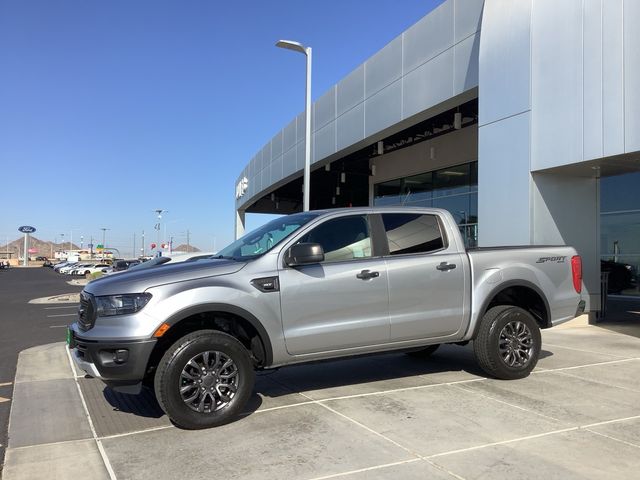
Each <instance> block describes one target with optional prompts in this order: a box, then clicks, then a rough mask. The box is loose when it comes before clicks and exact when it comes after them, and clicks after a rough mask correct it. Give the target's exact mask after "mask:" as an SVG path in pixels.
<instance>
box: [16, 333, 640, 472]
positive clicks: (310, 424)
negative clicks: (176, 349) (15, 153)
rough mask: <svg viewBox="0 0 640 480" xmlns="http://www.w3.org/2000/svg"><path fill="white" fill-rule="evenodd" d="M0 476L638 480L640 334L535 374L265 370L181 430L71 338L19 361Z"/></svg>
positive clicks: (546, 352) (591, 338)
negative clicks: (118, 385) (206, 423)
mask: <svg viewBox="0 0 640 480" xmlns="http://www.w3.org/2000/svg"><path fill="white" fill-rule="evenodd" d="M15 383H16V385H15V396H14V400H13V407H12V411H11V419H10V426H9V448H8V450H7V455H6V463H5V467H4V478H5V479H6V480H16V479H36V480H37V479H45V478H46V479H51V478H60V479H66V478H69V479H71V478H74V479H75V478H78V476H83V477H85V476H86V477H87V478H92V479H103V478H105V479H109V478H111V479H114V478H118V479H125V478H126V479H130V478H132V479H145V478H153V479H164V478H167V479H169V478H185V477H191V478H202V477H206V476H212V475H215V476H216V477H219V476H222V477H224V478H229V479H233V478H243V479H245V478H246V479H253V478H256V479H258V478H259V479H264V478H290V479H299V478H300V479H321V478H334V477H340V478H347V479H353V480H355V479H365V478H366V479H377V478H380V479H382V478H403V479H422V478H436V479H439V478H442V479H445V478H457V479H460V478H463V479H472V478H492V479H502V478H504V479H507V478H508V479H512V478H541V477H548V478H562V479H568V478H594V479H595V478H634V477H636V476H637V474H638V471H640V339H638V338H634V337H631V336H626V335H622V334H618V333H613V332H609V331H606V330H603V329H600V328H598V327H590V326H587V327H577V328H569V329H557V330H556V329H553V330H548V331H545V332H543V351H542V355H541V359H540V362H539V363H538V367H537V368H536V370H535V371H534V373H533V374H532V375H530V376H529V377H528V378H526V379H524V380H519V381H511V382H506V381H498V380H493V379H486V378H484V377H483V376H482V373H481V372H480V371H479V370H478V368H477V366H476V365H475V362H474V360H473V357H472V354H471V349H470V348H469V347H468V346H467V347H457V346H444V347H442V348H441V349H440V350H438V352H437V353H436V354H435V355H434V356H433V357H432V358H431V359H429V360H416V359H413V358H410V357H407V356H405V355H402V354H387V355H381V356H376V357H366V358H358V359H351V360H344V361H336V362H330V363H323V364H315V365H307V366H297V367H289V368H285V369H282V370H280V371H277V372H265V373H263V374H261V375H260V376H258V379H257V384H256V388H255V394H254V396H253V398H252V399H251V402H250V405H249V407H248V409H247V411H246V412H245V415H244V418H241V419H239V420H238V421H236V422H234V423H231V424H229V425H225V426H223V427H218V428H215V429H210V430H202V431H195V432H194V431H184V430H180V429H177V428H175V427H173V426H172V425H171V424H170V422H169V421H168V419H167V418H166V417H165V416H164V415H163V414H162V412H161V411H160V409H159V408H158V406H157V404H156V403H155V400H154V399H153V396H152V395H150V394H149V393H148V392H147V393H146V394H144V395H140V396H129V395H119V394H115V393H114V392H112V391H111V390H108V389H106V388H104V386H103V385H102V383H101V382H99V381H97V380H95V379H87V378H83V377H78V376H77V374H76V372H74V371H73V370H72V367H71V365H70V362H69V358H68V355H67V353H66V350H65V347H64V345H63V344H51V345H44V346H41V347H36V348H32V349H29V350H25V351H23V352H22V353H21V354H20V358H19V362H18V370H17V375H16V380H15Z"/></svg>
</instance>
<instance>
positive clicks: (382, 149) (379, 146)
mask: <svg viewBox="0 0 640 480" xmlns="http://www.w3.org/2000/svg"><path fill="white" fill-rule="evenodd" d="M383 153H384V142H383V141H382V140H380V141H379V142H378V155H382V154H383Z"/></svg>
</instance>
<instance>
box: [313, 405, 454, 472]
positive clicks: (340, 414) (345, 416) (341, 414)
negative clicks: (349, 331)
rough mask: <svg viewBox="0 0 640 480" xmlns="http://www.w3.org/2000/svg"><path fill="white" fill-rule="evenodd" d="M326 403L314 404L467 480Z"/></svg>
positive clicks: (444, 470) (436, 466)
mask: <svg viewBox="0 0 640 480" xmlns="http://www.w3.org/2000/svg"><path fill="white" fill-rule="evenodd" d="M300 395H302V396H304V397H307V396H306V395H305V394H304V393H301V394H300ZM307 398H309V399H310V400H311V398H310V397H307ZM326 401H327V400H318V401H316V402H314V403H317V404H318V405H320V406H321V407H324V408H325V409H327V410H329V411H330V412H333V413H335V414H336V415H339V416H340V417H342V418H344V419H345V420H348V421H350V422H352V423H354V424H355V425H358V426H359V427H361V428H364V429H365V430H367V431H368V432H369V433H372V434H374V435H376V436H378V437H380V438H382V439H384V440H386V441H388V442H389V443H392V444H393V445H395V446H396V447H398V448H401V449H403V450H404V451H406V452H407V453H408V454H410V455H413V456H415V457H417V459H420V460H424V461H426V462H427V463H429V465H431V466H433V467H435V468H437V469H438V470H441V471H443V472H445V473H447V474H449V475H451V476H452V477H454V478H457V479H458V480H465V479H464V478H463V477H461V476H460V475H456V474H455V473H453V472H452V471H450V470H447V469H446V468H444V467H443V466H442V465H438V464H437V463H434V462H432V461H430V460H429V459H428V458H427V457H425V456H423V455H420V454H419V453H418V452H415V451H413V450H412V449H410V448H409V447H405V446H404V445H402V444H401V443H398V442H396V441H395V440H393V439H391V438H389V437H387V436H386V435H383V434H382V433H380V432H378V431H376V430H374V429H372V428H369V427H367V426H366V425H365V424H363V423H361V422H359V421H357V420H355V419H353V418H351V417H350V416H348V415H345V414H344V413H341V412H338V411H337V410H334V409H333V408H331V407H330V406H329V405H325V404H324V403H323V402H326Z"/></svg>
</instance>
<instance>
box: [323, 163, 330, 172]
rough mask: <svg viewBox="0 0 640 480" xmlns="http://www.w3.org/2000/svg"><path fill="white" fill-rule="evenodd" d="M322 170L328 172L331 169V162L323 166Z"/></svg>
mask: <svg viewBox="0 0 640 480" xmlns="http://www.w3.org/2000/svg"><path fill="white" fill-rule="evenodd" d="M324 171H325V172H330V171H331V164H330V163H327V164H326V165H325V166H324Z"/></svg>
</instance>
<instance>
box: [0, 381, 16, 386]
mask: <svg viewBox="0 0 640 480" xmlns="http://www.w3.org/2000/svg"><path fill="white" fill-rule="evenodd" d="M9 385H13V382H4V383H0V387H8V386H9Z"/></svg>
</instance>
